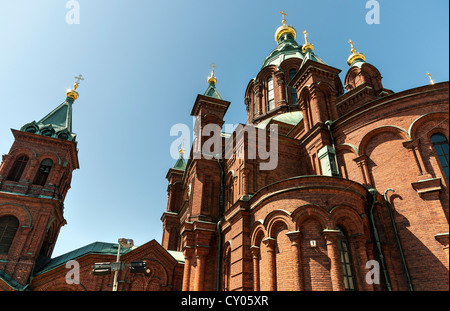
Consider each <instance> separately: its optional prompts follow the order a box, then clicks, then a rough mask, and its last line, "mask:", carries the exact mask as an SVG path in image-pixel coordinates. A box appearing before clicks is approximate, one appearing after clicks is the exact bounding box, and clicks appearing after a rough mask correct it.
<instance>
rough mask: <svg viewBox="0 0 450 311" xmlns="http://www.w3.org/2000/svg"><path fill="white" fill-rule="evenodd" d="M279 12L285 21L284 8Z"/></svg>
mask: <svg viewBox="0 0 450 311" xmlns="http://www.w3.org/2000/svg"><path fill="white" fill-rule="evenodd" d="M280 14H281V15H283V20H284V21H286V18H285V17H286V16H287V14H286V13H285V12H284V10H283V11H281V12H280Z"/></svg>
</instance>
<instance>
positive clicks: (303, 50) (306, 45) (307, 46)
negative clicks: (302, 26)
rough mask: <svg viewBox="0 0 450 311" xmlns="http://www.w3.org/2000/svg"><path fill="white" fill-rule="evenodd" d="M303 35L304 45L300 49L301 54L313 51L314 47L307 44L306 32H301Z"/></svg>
mask: <svg viewBox="0 0 450 311" xmlns="http://www.w3.org/2000/svg"><path fill="white" fill-rule="evenodd" d="M303 35H304V36H305V44H304V45H303V47H302V52H303V53H306V51H308V50H311V51H313V50H314V46H313V45H312V44H311V43H309V42H308V35H309V33H307V32H306V30H304V31H303Z"/></svg>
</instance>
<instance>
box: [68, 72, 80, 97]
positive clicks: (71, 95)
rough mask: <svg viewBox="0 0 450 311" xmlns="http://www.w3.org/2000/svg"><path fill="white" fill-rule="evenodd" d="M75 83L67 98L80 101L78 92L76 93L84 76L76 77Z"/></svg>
mask: <svg viewBox="0 0 450 311" xmlns="http://www.w3.org/2000/svg"><path fill="white" fill-rule="evenodd" d="M75 80H76V81H75V83H74V84H73V89H72V90H67V92H66V96H67V97H70V98H72V99H73V100H76V99H78V92H77V91H76V90H77V88H78V87H79V86H80V81H83V80H84V78H83V75H81V74H80V75H78V77H75Z"/></svg>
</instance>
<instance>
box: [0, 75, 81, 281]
mask: <svg viewBox="0 0 450 311" xmlns="http://www.w3.org/2000/svg"><path fill="white" fill-rule="evenodd" d="M75 79H76V80H77V81H76V83H75V84H74V87H73V89H69V90H67V92H66V99H65V101H64V102H63V103H62V104H60V105H59V106H58V107H57V108H56V109H54V110H53V111H52V112H50V113H49V114H48V115H46V116H45V117H44V118H42V119H41V120H40V121H38V122H36V121H33V122H31V123H27V124H25V125H24V126H22V127H21V128H20V130H15V129H12V133H13V135H14V138H15V140H14V143H13V145H12V147H11V149H10V150H9V152H8V153H7V154H5V155H3V158H2V162H1V164H0V277H2V279H3V280H8V281H9V282H13V283H15V284H17V283H18V284H20V285H22V286H25V285H26V284H27V283H28V282H29V278H30V275H31V273H32V271H33V269H34V267H35V265H36V263H37V262H39V261H41V260H46V259H48V258H50V256H51V254H52V252H53V248H54V245H55V242H56V240H57V238H58V234H59V231H60V229H61V227H62V226H63V225H65V224H66V220H65V219H64V216H63V213H64V199H65V197H66V194H67V191H68V190H69V188H70V183H71V179H72V172H73V171H74V170H76V169H78V168H79V164H78V149H77V142H76V134H74V133H73V132H72V106H73V104H74V102H75V100H77V99H78V96H79V95H78V92H77V91H76V90H77V88H78V86H79V83H80V80H84V79H83V78H82V77H81V75H80V76H78V77H76V78H75Z"/></svg>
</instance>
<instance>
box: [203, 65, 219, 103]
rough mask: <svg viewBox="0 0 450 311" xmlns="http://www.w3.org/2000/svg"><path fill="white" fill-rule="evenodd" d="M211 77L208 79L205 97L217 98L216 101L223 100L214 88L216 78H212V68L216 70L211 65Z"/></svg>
mask: <svg viewBox="0 0 450 311" xmlns="http://www.w3.org/2000/svg"><path fill="white" fill-rule="evenodd" d="M211 68H212V70H211V76H210V77H208V84H209V86H208V88H207V89H206V92H205V94H203V95H205V96H209V97H213V98H217V99H223V98H222V96H221V95H220V93H219V91H218V90H217V88H216V83H217V78H216V77H215V76H214V68H216V65H214V64H211Z"/></svg>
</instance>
